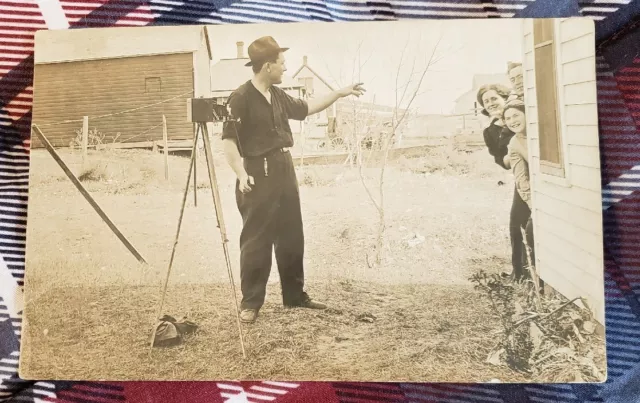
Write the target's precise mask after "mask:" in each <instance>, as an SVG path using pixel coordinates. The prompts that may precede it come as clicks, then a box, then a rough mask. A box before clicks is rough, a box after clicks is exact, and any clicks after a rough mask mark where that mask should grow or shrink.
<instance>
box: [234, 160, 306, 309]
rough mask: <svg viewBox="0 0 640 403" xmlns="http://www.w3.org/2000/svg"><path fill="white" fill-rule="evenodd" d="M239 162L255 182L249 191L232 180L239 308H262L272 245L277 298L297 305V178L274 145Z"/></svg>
mask: <svg viewBox="0 0 640 403" xmlns="http://www.w3.org/2000/svg"><path fill="white" fill-rule="evenodd" d="M265 158H266V159H267V169H266V176H265ZM244 167H245V170H246V171H247V174H248V175H249V176H252V177H253V178H254V180H255V184H254V185H253V186H252V190H251V192H248V193H242V192H240V190H239V187H238V185H239V182H237V181H236V202H237V205H238V210H239V211H240V214H241V215H242V222H243V228H242V233H241V235H240V279H241V288H242V296H243V297H242V303H241V309H260V308H261V307H262V304H263V303H264V300H265V294H266V286H267V281H268V280H269V274H270V272H271V265H272V258H271V257H272V255H273V248H274V247H275V255H276V262H277V265H278V271H279V273H280V283H281V286H282V300H283V301H282V302H283V304H284V305H298V304H300V303H301V302H302V300H303V298H304V296H305V295H304V292H303V288H304V270H303V260H304V259H303V256H304V233H303V226H302V213H301V209H300V193H299V187H298V180H297V178H296V172H295V169H294V166H293V160H292V158H291V154H290V153H289V152H288V151H282V150H281V149H277V150H274V151H272V152H270V153H268V154H267V155H266V156H261V157H255V158H251V157H249V158H245V160H244Z"/></svg>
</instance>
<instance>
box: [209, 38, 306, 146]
mask: <svg viewBox="0 0 640 403" xmlns="http://www.w3.org/2000/svg"><path fill="white" fill-rule="evenodd" d="M248 61H249V58H248V57H247V56H245V54H244V42H236V57H235V58H234V59H220V60H219V61H217V62H215V63H212V64H211V96H212V97H216V98H220V99H221V100H223V102H226V100H227V98H228V97H229V96H230V95H231V93H232V92H233V91H235V90H236V89H237V88H238V87H240V86H241V85H242V84H244V83H245V82H247V81H248V80H250V79H251V77H253V71H252V70H251V67H248V66H245V64H246V63H247V62H248ZM278 87H280V88H282V89H283V90H285V91H286V92H287V93H288V94H289V95H291V96H292V97H294V98H302V88H303V86H302V85H301V84H299V83H298V82H297V81H296V80H294V79H293V78H291V77H289V76H287V75H285V76H283V77H282V83H280V84H278ZM290 125H291V130H292V131H293V132H294V134H295V133H299V132H300V130H301V125H300V122H298V121H291V122H290ZM213 133H217V134H220V133H222V124H221V123H214V124H213Z"/></svg>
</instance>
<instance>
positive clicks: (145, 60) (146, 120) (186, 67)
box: [32, 26, 210, 147]
mask: <svg viewBox="0 0 640 403" xmlns="http://www.w3.org/2000/svg"><path fill="white" fill-rule="evenodd" d="M132 38H135V40H132ZM36 43H37V46H38V52H37V54H36V55H35V67H34V106H33V123H35V124H37V125H39V126H40V127H41V128H42V131H43V132H44V134H45V135H46V136H47V138H48V139H49V141H51V143H52V144H53V145H54V146H55V147H66V146H69V145H70V143H71V142H72V141H73V140H74V139H75V138H76V132H77V131H79V130H81V129H82V119H83V116H89V129H90V131H93V130H94V129H96V130H97V131H98V132H100V133H101V134H102V135H104V139H103V141H104V142H106V143H110V142H113V141H114V140H115V141H117V142H144V141H155V140H162V137H163V133H162V132H163V130H162V115H165V116H166V121H167V129H168V130H167V131H168V136H169V138H170V139H192V138H193V125H192V123H190V122H188V121H187V107H186V105H187V103H186V99H188V98H191V97H194V96H195V97H200V96H204V97H207V96H209V93H210V84H209V63H210V62H209V60H210V49H209V46H208V41H207V38H206V35H205V31H204V28H203V27H198V26H175V27H144V28H92V29H87V30H85V31H84V32H83V35H81V36H78V35H77V32H74V31H73V30H52V31H38V32H37V33H36ZM163 101H164V102H163ZM132 110H135V111H132ZM124 111H132V112H124ZM123 112H124V113H123ZM105 115H109V116H105ZM62 121H71V122H68V123H62V124H57V123H59V122H62ZM53 123H56V124H55V125H52V124H53ZM90 140H91V139H90ZM41 146H42V144H40V142H39V140H38V138H36V137H35V136H34V138H33V141H32V147H41Z"/></svg>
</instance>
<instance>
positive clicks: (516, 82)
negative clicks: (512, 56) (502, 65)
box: [509, 66, 524, 95]
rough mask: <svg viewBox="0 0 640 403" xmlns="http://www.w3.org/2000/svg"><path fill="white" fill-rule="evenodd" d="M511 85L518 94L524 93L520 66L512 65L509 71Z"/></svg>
mask: <svg viewBox="0 0 640 403" xmlns="http://www.w3.org/2000/svg"><path fill="white" fill-rule="evenodd" d="M509 80H510V81H511V86H512V87H513V89H514V91H515V92H516V94H518V95H522V94H524V82H523V79H522V66H518V67H514V68H513V69H511V71H509Z"/></svg>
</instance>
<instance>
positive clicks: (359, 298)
mask: <svg viewBox="0 0 640 403" xmlns="http://www.w3.org/2000/svg"><path fill="white" fill-rule="evenodd" d="M61 153H62V157H63V159H64V160H65V161H67V162H68V163H69V165H70V167H71V168H72V170H73V171H74V172H76V173H77V174H79V175H80V174H83V176H84V177H85V180H84V182H83V183H84V184H85V186H86V187H87V189H88V190H89V191H90V192H91V194H92V195H93V196H94V197H95V198H96V201H97V202H98V203H99V204H100V206H102V207H103V208H104V210H105V211H106V213H107V214H108V215H109V217H111V219H112V220H113V221H114V222H115V224H116V225H117V226H118V227H119V228H120V230H121V231H122V232H123V233H124V234H125V236H127V238H128V239H129V240H130V241H131V243H132V244H133V245H134V246H135V247H136V248H137V249H138V250H139V251H140V253H141V254H142V255H143V256H144V257H145V258H146V259H147V261H148V263H149V265H148V266H147V265H140V264H138V263H137V262H136V260H135V259H134V258H133V256H132V255H131V254H129V253H128V251H127V250H126V248H125V247H124V246H123V245H122V244H121V243H120V242H119V241H118V239H117V238H116V237H115V236H114V235H113V233H112V232H111V231H110V230H109V228H108V227H107V226H106V224H104V223H103V222H102V221H101V219H100V218H99V217H98V215H97V214H96V213H95V212H94V211H93V209H92V208H91V207H90V205H89V204H88V203H87V202H86V201H85V200H84V199H83V198H82V196H81V195H80V194H79V192H78V191H76V190H75V188H74V187H73V185H72V184H71V182H70V181H69V180H68V179H66V177H65V176H64V173H63V172H62V170H61V169H60V168H59V167H57V165H56V164H55V162H54V161H53V160H52V159H51V157H50V156H49V155H48V154H47V153H46V152H44V151H41V150H36V151H34V152H32V166H31V170H32V177H31V189H30V196H29V221H28V240H27V242H28V248H27V266H26V267H27V286H28V288H29V289H28V294H27V304H28V307H27V309H28V310H29V313H28V315H27V316H28V319H27V324H26V325H25V330H24V331H23V340H25V343H24V344H25V347H24V348H25V351H23V353H22V357H23V360H24V361H23V365H24V368H23V369H24V371H25V372H24V373H23V376H26V375H29V376H32V377H35V378H38V379H48V378H56V377H61V378H64V379H122V380H124V379H129V380H135V379H140V380H142V379H202V380H206V379H208V380H212V379H215V380H219V379H237V378H243V379H245V378H253V379H264V378H269V379H283V380H284V379H291V380H330V379H335V380H338V379H339V380H363V381H364V380H369V381H384V380H397V381H401V380H406V381H416V382H427V381H429V382H431V381H451V382H478V381H479V382H482V381H488V380H489V379H492V378H498V379H501V380H503V381H526V380H525V379H524V378H523V377H522V376H521V375H518V374H516V373H513V372H512V371H509V370H507V369H504V368H498V367H493V366H490V365H489V364H486V363H484V360H485V359H486V354H487V353H488V352H489V350H490V349H491V348H492V347H493V345H492V334H493V333H495V332H496V331H498V329H499V326H500V324H499V321H498V318H496V317H494V315H492V313H491V311H490V308H489V307H488V305H487V303H486V302H485V301H483V300H480V299H479V294H478V293H477V292H476V291H474V290H473V288H472V285H471V283H470V282H469V281H468V277H469V276H470V275H471V274H472V273H473V272H475V271H477V270H479V269H484V270H485V271H488V272H497V271H500V270H509V249H510V248H509V239H508V216H509V208H510V205H511V197H512V194H513V182H512V181H511V179H510V177H509V175H508V174H507V173H506V172H503V171H501V170H500V169H499V168H498V167H497V166H495V164H494V163H493V162H492V160H491V159H490V157H489V156H488V154H487V153H486V151H484V150H481V151H478V152H475V153H469V154H467V153H457V152H453V151H447V150H442V151H434V152H433V154H431V155H429V156H425V157H424V158H418V159H400V160H398V161H393V162H392V163H391V164H390V166H389V167H388V169H387V175H386V180H385V206H386V216H387V217H388V222H387V224H388V229H387V231H386V234H385V252H384V256H385V259H384V261H383V264H382V265H381V266H379V267H374V268H370V267H368V265H367V264H366V255H367V253H371V247H372V245H373V244H374V243H375V228H376V225H377V221H376V220H377V212H376V210H375V208H374V207H373V205H372V204H371V202H370V200H369V199H368V196H367V194H366V192H365V190H364V188H363V186H362V183H361V182H360V179H359V176H358V174H357V170H355V169H349V168H348V167H345V166H306V167H305V168H304V170H300V171H299V178H300V182H301V199H302V205H303V219H304V225H305V237H306V255H305V263H306V269H305V272H306V282H307V290H308V292H309V293H310V295H311V296H312V297H313V298H317V299H319V300H322V301H324V302H327V303H328V304H329V305H330V309H329V310H328V311H325V312H315V311H312V312H309V311H304V310H285V309H284V308H282V307H281V304H280V294H279V289H278V288H279V285H278V283H279V279H278V274H277V270H276V268H275V267H274V268H273V270H272V274H271V278H270V283H269V292H268V295H267V303H266V305H265V307H264V308H263V310H262V311H261V315H260V317H259V320H258V322H257V323H256V324H253V325H249V326H247V325H244V326H243V330H244V332H245V347H246V351H247V354H248V359H247V360H242V353H241V350H240V343H239V339H238V329H237V326H236V322H235V312H234V305H233V302H232V299H231V295H230V287H229V279H228V275H227V269H226V266H225V261H224V255H223V249H222V243H221V237H220V232H219V231H218V229H217V228H216V220H215V214H214V210H213V203H212V197H211V192H210V189H209V188H208V178H207V177H206V176H205V174H206V165H205V164H204V155H200V156H199V157H200V158H199V160H198V167H197V183H198V193H197V197H198V198H197V202H198V203H197V206H194V196H193V191H192V192H191V193H190V194H189V197H188V203H187V207H186V210H185V215H184V223H183V226H182V232H181V234H180V241H179V243H178V248H177V251H176V258H175V262H174V265H173V269H172V273H171V277H170V283H169V288H168V293H167V302H166V304H165V309H164V311H163V313H167V314H170V315H174V316H183V315H186V316H188V317H189V318H190V319H191V320H194V321H195V322H196V323H198V325H199V326H200V328H199V330H198V332H197V333H196V334H195V335H194V336H192V337H190V338H189V339H187V340H186V341H185V343H184V344H183V345H181V346H179V347H175V348H169V349H155V350H154V352H153V354H152V356H151V357H149V356H148V344H147V343H148V337H149V336H150V331H151V327H152V324H153V322H154V315H155V310H156V309H157V305H158V302H159V299H160V293H161V284H162V283H163V281H164V278H165V275H166V272H167V266H168V262H169V258H170V253H171V247H172V244H173V240H174V237H175V232H176V226H177V220H178V215H179V209H180V202H181V199H182V192H183V190H184V186H185V184H186V174H187V169H188V159H187V158H184V157H179V156H171V157H170V161H169V176H170V177H169V179H168V180H165V178H164V166H163V157H162V156H161V155H159V154H156V155H154V154H152V153H151V152H148V151H118V152H115V151H114V152H105V151H102V152H93V153H91V155H90V158H89V163H88V165H87V167H85V168H83V167H82V163H81V156H80V155H79V153H78V152H77V151H75V152H74V151H70V150H63V151H61ZM215 156H216V169H217V174H218V179H219V183H220V192H221V197H222V206H223V213H224V217H225V224H226V228H227V236H228V239H229V243H228V245H229V251H230V254H231V262H232V265H233V275H234V278H235V281H236V288H237V290H238V292H239V281H238V280H239V268H238V262H239V250H238V238H239V234H240V229H241V220H240V215H239V213H238V212H237V209H236V206H235V199H234V194H233V185H234V179H235V178H234V177H233V175H232V172H231V171H230V169H229V168H228V167H227V166H226V163H225V162H224V160H223V157H222V156H221V155H220V153H216V154H215ZM378 172H379V171H378V170H377V169H376V168H369V169H365V175H366V176H367V178H369V179H368V180H369V181H370V182H369V183H371V184H372V185H375V184H374V182H373V180H374V179H375V178H376V177H377V174H378ZM499 181H502V182H504V185H502V186H499V185H498V182H499ZM45 357H46V358H45Z"/></svg>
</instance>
